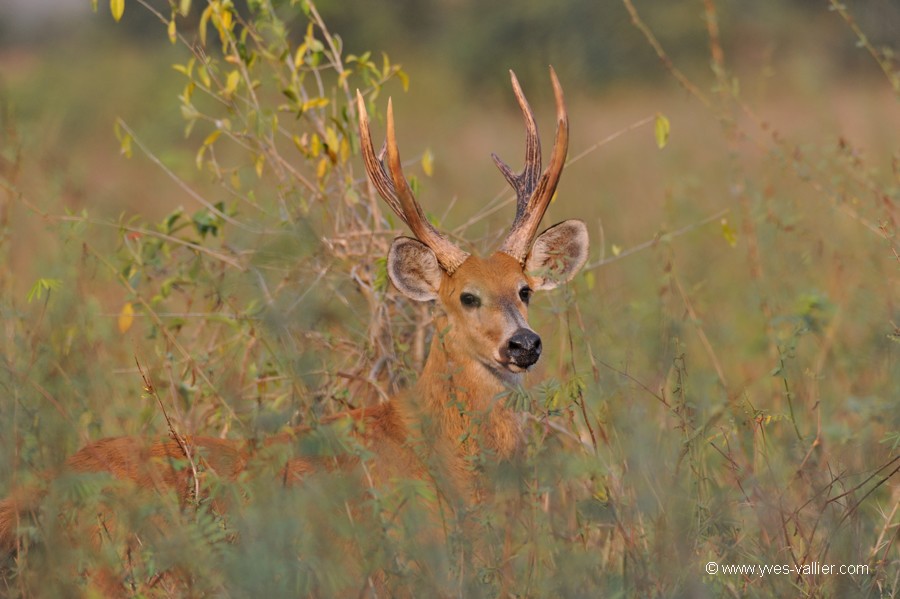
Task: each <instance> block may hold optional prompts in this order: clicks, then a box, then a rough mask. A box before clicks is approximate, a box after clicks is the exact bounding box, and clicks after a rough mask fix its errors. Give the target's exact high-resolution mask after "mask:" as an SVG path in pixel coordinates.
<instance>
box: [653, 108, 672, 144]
mask: <svg viewBox="0 0 900 599" xmlns="http://www.w3.org/2000/svg"><path fill="white" fill-rule="evenodd" d="M653 130H654V133H655V135H656V147H658V148H659V149H660V150H662V149H663V148H665V147H666V144H667V143H669V131H670V130H671V126H670V125H669V119H667V118H666V117H665V115H663V114H660V113H657V114H656V124H655V125H654V127H653Z"/></svg>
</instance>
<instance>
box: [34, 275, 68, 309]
mask: <svg viewBox="0 0 900 599" xmlns="http://www.w3.org/2000/svg"><path fill="white" fill-rule="evenodd" d="M60 287H62V281H60V280H59V279H38V280H37V281H35V283H34V285H32V286H31V291H29V292H28V303H29V304H30V303H31V301H32V300H36V299H37V300H39V299H41V298H42V297H43V295H44V292H45V291H46V292H47V294H48V295H49V294H50V292H51V291H52V290H54V289H59V288H60Z"/></svg>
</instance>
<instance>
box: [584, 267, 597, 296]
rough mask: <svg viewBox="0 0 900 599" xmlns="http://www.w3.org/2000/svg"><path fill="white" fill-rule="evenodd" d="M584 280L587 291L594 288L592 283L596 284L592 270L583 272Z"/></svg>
mask: <svg viewBox="0 0 900 599" xmlns="http://www.w3.org/2000/svg"><path fill="white" fill-rule="evenodd" d="M584 282H585V284H586V285H587V288H588V291H593V290H594V285H596V284H597V279H596V278H595V277H594V271H592V270H589V271H587V272H586V273H584Z"/></svg>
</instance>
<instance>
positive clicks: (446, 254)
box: [356, 90, 469, 274]
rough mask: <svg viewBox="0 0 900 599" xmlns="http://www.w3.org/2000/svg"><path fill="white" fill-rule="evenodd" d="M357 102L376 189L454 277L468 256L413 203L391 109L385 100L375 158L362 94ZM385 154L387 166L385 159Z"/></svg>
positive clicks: (362, 140)
mask: <svg viewBox="0 0 900 599" xmlns="http://www.w3.org/2000/svg"><path fill="white" fill-rule="evenodd" d="M356 102H357V107H358V110H359V138H360V145H361V149H362V155H363V162H364V163H365V165H366V172H367V173H368V174H369V178H370V179H371V180H372V183H373V184H374V185H375V189H377V190H378V193H379V194H380V195H381V197H382V198H384V201H385V202H387V204H388V206H390V207H391V210H393V211H394V212H395V213H396V214H397V216H399V217H400V218H401V219H402V220H403V222H405V223H406V224H407V226H409V228H410V230H412V232H413V235H415V236H416V238H417V239H418V240H419V241H421V242H422V243H424V244H425V245H427V246H428V247H429V248H431V251H433V252H434V254H435V256H436V257H437V260H438V263H439V264H440V265H441V267H442V268H443V269H444V270H445V271H447V273H448V274H453V273H454V271H456V269H457V268H459V266H460V265H461V264H462V263H463V262H465V260H466V258H468V257H469V254H467V253H466V252H464V251H462V250H461V249H459V248H458V247H456V245H454V244H453V242H451V241H450V240H449V239H447V238H446V237H445V236H444V235H442V234H441V233H440V232H439V231H438V230H437V229H435V228H434V226H433V225H432V224H431V223H430V222H428V219H427V218H425V215H424V214H423V212H422V208H421V207H420V206H419V203H418V202H417V201H416V198H415V196H414V195H413V192H412V189H410V187H409V182H408V181H407V180H406V177H404V176H403V167H402V164H401V162H400V151H399V150H398V148H397V137H396V134H395V132H394V109H393V104H392V102H391V101H390V100H388V109H387V139H386V142H385V147H383V148H382V149H381V152H379V154H378V156H377V157H376V156H375V147H374V145H373V144H372V131H371V129H370V128H369V114H368V112H367V111H366V103H365V101H364V100H363V97H362V94H361V93H360V92H359V90H356ZM385 151H387V159H388V162H387V165H385V162H384V157H385Z"/></svg>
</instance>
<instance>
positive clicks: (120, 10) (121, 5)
mask: <svg viewBox="0 0 900 599" xmlns="http://www.w3.org/2000/svg"><path fill="white" fill-rule="evenodd" d="M109 12H111V13H112V16H113V18H114V19H115V20H116V21H119V20H120V19H121V18H122V15H123V14H125V0H109Z"/></svg>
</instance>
